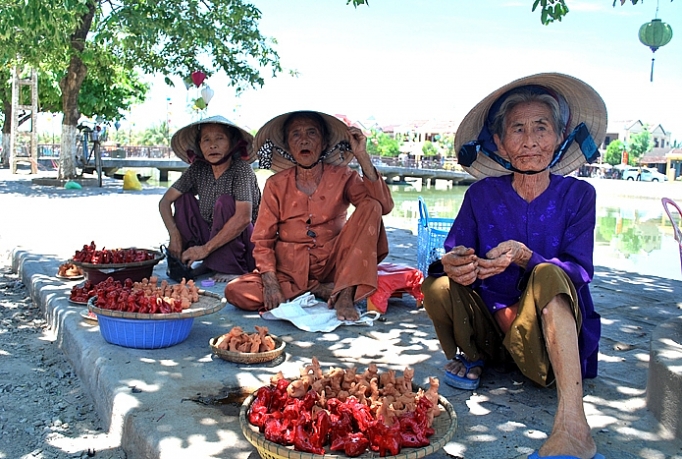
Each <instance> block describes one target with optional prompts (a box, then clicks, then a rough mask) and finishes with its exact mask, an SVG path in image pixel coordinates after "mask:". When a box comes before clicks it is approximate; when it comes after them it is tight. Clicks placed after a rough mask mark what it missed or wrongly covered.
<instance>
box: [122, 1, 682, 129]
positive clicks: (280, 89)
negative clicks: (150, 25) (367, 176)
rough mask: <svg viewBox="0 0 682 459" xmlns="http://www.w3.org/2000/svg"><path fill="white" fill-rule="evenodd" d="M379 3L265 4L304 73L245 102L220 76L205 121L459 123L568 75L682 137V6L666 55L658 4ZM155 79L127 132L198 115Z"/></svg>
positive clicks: (181, 89) (269, 26)
mask: <svg viewBox="0 0 682 459" xmlns="http://www.w3.org/2000/svg"><path fill="white" fill-rule="evenodd" d="M369 2H370V6H369V7H364V6H361V7H358V8H357V9H356V8H353V7H352V6H349V5H346V4H345V0H288V1H282V0H254V1H253V3H254V4H255V5H256V6H257V7H258V8H259V9H260V10H261V12H262V14H263V18H262V20H261V22H260V29H261V32H262V33H263V34H265V35H266V36H270V37H274V38H276V39H277V41H278V44H277V45H275V48H276V49H277V51H278V52H279V54H280V59H281V63H282V66H283V67H284V68H285V69H287V70H289V69H291V70H296V71H297V72H298V74H299V75H298V77H292V76H290V75H288V73H286V72H284V73H283V74H280V75H279V76H278V77H277V78H274V79H271V78H266V83H265V85H264V86H263V88H259V89H249V90H247V91H245V92H244V93H243V94H242V95H241V96H239V97H236V96H235V92H234V89H233V88H231V87H229V85H228V79H227V77H226V76H225V75H221V74H216V75H213V76H211V77H210V78H209V79H208V80H207V83H208V84H209V85H210V86H211V88H213V89H214V91H215V96H214V98H213V100H212V101H211V103H210V104H209V107H208V109H207V111H206V116H209V115H215V114H221V115H224V116H226V117H228V118H230V119H232V120H234V121H236V122H238V123H239V124H241V125H244V126H247V127H249V128H252V129H257V128H258V127H260V126H261V125H262V124H263V123H265V122H266V121H267V120H269V119H270V118H272V117H274V116H276V115H278V114H281V113H284V112H287V111H291V110H297V109H314V110H320V111H324V112H327V113H330V114H337V113H339V114H345V115H347V116H349V117H350V118H353V119H359V120H364V119H367V118H369V117H370V116H373V117H374V118H375V119H376V120H377V121H378V122H379V123H380V124H398V123H402V122H407V121H409V120H411V119H441V120H446V119H447V120H454V121H456V122H459V121H461V119H462V118H463V117H464V116H465V115H466V113H467V112H468V111H469V110H470V109H471V108H473V106H474V105H475V104H476V103H477V102H479V101H480V100H481V99H482V98H483V97H485V96H486V95H487V94H489V93H490V92H492V91H494V90H495V89H497V88H498V87H500V86H502V85H504V84H505V83H507V82H509V81H511V80H513V79H516V78H520V77H523V76H526V75H531V74H534V73H540V72H561V73H567V74H570V75H573V76H575V77H578V78H580V79H582V80H584V81H585V82H587V83H588V84H590V85H591V86H593V87H594V88H595V89H596V90H597V91H598V92H599V93H600V94H601V95H602V97H603V98H604V100H605V102H606V106H607V109H608V112H609V119H610V120H613V121H616V120H618V121H621V120H631V119H641V120H642V121H643V122H645V123H649V124H661V125H662V126H663V127H664V128H665V129H666V130H668V131H671V132H672V137H673V139H678V140H680V141H682V0H675V1H673V2H670V1H669V0H660V5H659V11H658V17H659V18H660V19H662V20H663V21H664V22H667V23H668V24H670V25H671V26H672V28H673V31H674V33H676V34H677V35H678V36H677V37H675V36H673V39H672V41H671V42H670V43H669V44H668V45H666V46H664V47H662V48H660V49H659V50H658V51H657V52H656V53H655V54H652V52H651V51H650V49H649V48H647V47H646V46H644V45H642V44H641V43H640V42H639V39H638V31H639V27H640V26H641V25H642V24H644V23H646V22H648V21H650V20H651V19H653V18H654V16H655V15H656V5H657V2H656V0H646V1H645V2H644V3H643V4H637V5H635V6H633V5H631V4H630V2H629V1H628V3H627V4H626V5H623V6H620V2H618V5H617V6H616V7H612V0H567V4H568V6H569V8H570V10H571V11H570V13H569V14H568V16H566V18H565V19H564V20H563V21H562V22H560V23H554V24H552V25H549V26H543V25H542V24H541V23H540V18H539V14H538V13H537V12H535V13H533V12H531V7H532V0H514V1H504V0H500V1H495V0H421V1H417V0H369ZM652 56H653V57H655V58H656V64H655V72H654V81H653V83H651V82H650V81H649V72H650V65H651V58H652ZM264 74H269V73H268V72H267V71H266V72H264ZM153 81H154V82H155V84H154V86H153V89H152V91H151V93H150V98H149V100H148V102H146V103H145V104H143V105H141V106H139V107H136V108H135V109H134V110H133V112H132V114H131V116H130V117H129V119H128V120H124V121H122V124H123V128H126V127H127V126H128V123H132V122H135V123H136V125H137V126H141V125H145V124H150V123H153V122H159V121H162V120H164V119H165V116H164V114H165V113H166V100H167V98H170V101H171V108H170V111H171V112H172V115H171V128H172V129H177V128H179V127H182V125H184V124H186V123H188V122H190V121H191V120H192V117H193V116H194V117H196V116H197V115H196V113H194V114H192V113H191V112H189V111H187V109H186V108H185V106H186V103H187V101H188V99H190V98H191V97H197V96H198V94H197V91H196V90H195V89H190V90H189V91H187V90H186V89H185V86H184V85H183V84H182V83H181V82H180V80H179V79H178V84H177V85H176V87H174V88H171V87H167V86H166V85H165V84H163V80H162V79H161V78H156V79H154V80H153Z"/></svg>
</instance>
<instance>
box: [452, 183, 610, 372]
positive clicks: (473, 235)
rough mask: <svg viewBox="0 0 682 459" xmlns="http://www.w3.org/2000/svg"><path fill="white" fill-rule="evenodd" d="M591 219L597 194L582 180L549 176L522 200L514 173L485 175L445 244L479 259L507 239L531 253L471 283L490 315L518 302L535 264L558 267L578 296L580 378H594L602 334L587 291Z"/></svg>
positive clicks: (472, 190)
mask: <svg viewBox="0 0 682 459" xmlns="http://www.w3.org/2000/svg"><path fill="white" fill-rule="evenodd" d="M595 220H596V193H595V190H594V187H593V186H592V185H590V184H589V183H587V182H585V181H583V180H579V179H576V178H573V177H563V176H560V175H555V174H551V175H550V184H549V187H548V188H547V189H546V190H545V191H544V192H543V193H542V194H541V195H540V196H538V197H537V198H535V199H534V200H533V201H532V202H526V201H525V200H523V199H522V198H521V197H520V196H519V195H518V194H517V193H516V191H515V190H514V189H513V188H512V175H504V176H502V177H489V178H485V179H483V180H480V181H478V182H476V183H474V184H473V185H471V186H470V187H469V189H468V190H467V192H466V194H465V195H464V201H463V202H462V207H461V208H460V210H459V213H458V214H457V218H456V219H455V222H454V224H453V225H452V228H451V229H450V232H449V234H448V236H447V238H446V239H445V244H444V246H445V251H446V252H447V251H450V250H451V249H452V248H453V247H455V246H459V245H462V246H465V247H471V248H473V249H474V250H475V251H476V255H478V256H479V257H485V254H486V253H487V252H488V251H489V250H490V249H492V248H494V247H496V246H497V245H498V244H500V243H501V242H504V241H508V240H515V241H519V242H521V243H523V244H525V245H526V246H527V247H528V248H529V249H530V250H532V251H533V255H532V256H531V258H530V260H529V262H528V266H527V267H526V269H525V270H524V269H522V268H521V267H519V266H517V265H515V264H511V265H510V266H509V267H508V268H507V269H506V270H505V271H504V272H503V273H500V274H498V275H496V276H493V277H490V278H488V279H485V280H483V281H481V280H477V281H476V282H475V283H474V284H472V287H473V288H474V290H475V291H476V292H478V294H479V295H480V296H481V298H482V299H483V301H484V302H485V304H486V305H487V306H488V309H489V310H490V311H491V313H495V311H497V310H499V309H502V308H506V307H509V306H511V305H513V304H515V303H516V302H518V301H519V298H520V296H521V292H522V290H523V288H524V287H525V285H526V281H527V279H528V277H527V276H528V275H529V274H530V272H531V271H532V270H533V268H534V267H535V266H537V265H538V264H540V263H553V264H555V265H557V266H559V267H561V268H562V269H563V270H564V271H565V272H566V274H567V275H568V277H569V278H570V279H571V281H572V282H573V285H574V286H575V289H576V291H577V292H578V297H579V301H578V303H579V307H580V311H581V313H582V318H583V323H582V327H581V329H580V333H579V335H578V345H579V348H580V357H581V367H582V374H583V377H588V378H592V377H595V376H596V375H597V354H598V351H599V337H600V335H601V322H600V316H599V314H597V313H596V312H595V310H594V303H593V302H592V296H591V295H590V290H589V283H590V282H591V281H592V277H593V276H594V265H593V261H592V254H593V249H594V229H595Z"/></svg>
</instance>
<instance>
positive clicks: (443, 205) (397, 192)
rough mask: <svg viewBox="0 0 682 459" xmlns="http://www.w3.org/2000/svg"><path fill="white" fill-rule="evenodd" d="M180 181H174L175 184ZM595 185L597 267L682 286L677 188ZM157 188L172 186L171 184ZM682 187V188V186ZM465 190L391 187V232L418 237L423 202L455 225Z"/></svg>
mask: <svg viewBox="0 0 682 459" xmlns="http://www.w3.org/2000/svg"><path fill="white" fill-rule="evenodd" d="M175 178H176V177H170V179H171V183H172V181H173V180H174V179H175ZM258 178H259V182H264V180H265V178H267V173H266V172H265V171H259V172H258ZM152 183H154V182H153V181H152ZM594 184H595V186H596V187H597V228H596V231H595V253H594V263H595V266H603V267H607V268H612V269H617V270H623V271H630V272H634V273H639V274H642V275H645V276H658V277H665V278H669V279H675V280H682V270H681V265H680V250H679V246H678V244H677V242H676V241H675V239H674V238H673V229H672V226H671V224H670V221H669V220H668V217H667V215H666V214H665V212H664V211H663V207H662V205H661V202H660V197H659V196H658V194H660V193H663V194H665V193H666V192H665V191H663V190H664V188H663V187H664V186H671V185H678V184H672V183H670V184H663V183H660V184H656V183H642V182H627V184H626V183H624V182H621V181H613V180H601V181H599V182H594ZM158 185H161V186H168V184H167V183H158ZM679 185H680V186H681V188H682V184H679ZM607 186H610V187H612V188H613V187H616V186H619V187H623V186H627V187H628V188H629V189H630V190H633V189H634V187H640V189H641V190H642V193H647V194H649V195H650V198H648V199H641V198H639V197H637V195H638V191H637V190H635V191H634V192H629V194H630V196H628V195H627V194H628V193H622V194H626V195H625V196H622V195H621V196H614V195H613V194H610V193H607V192H602V191H606V189H605V188H604V187H607ZM657 186H658V188H655V187H657ZM466 190H467V187H466V186H456V187H452V186H450V185H448V184H447V183H446V182H441V181H438V182H437V183H436V186H435V187H428V188H427V187H422V186H421V183H420V182H414V183H413V185H409V184H408V185H391V193H392V195H393V200H394V202H395V207H394V209H393V212H391V214H390V215H388V216H387V217H385V223H386V226H389V227H395V228H404V229H409V230H411V231H413V232H414V233H415V234H416V233H417V224H418V219H419V203H418V198H419V196H421V197H422V198H423V199H424V201H425V202H426V205H427V208H428V212H429V216H431V217H440V218H453V219H454V217H455V215H456V214H457V211H458V210H459V206H460V205H461V203H462V198H463V196H464V192H465V191H466ZM659 190H660V191H659ZM671 197H673V198H674V196H671Z"/></svg>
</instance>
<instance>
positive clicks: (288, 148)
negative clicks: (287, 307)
mask: <svg viewBox="0 0 682 459" xmlns="http://www.w3.org/2000/svg"><path fill="white" fill-rule="evenodd" d="M366 142H367V139H366V137H365V136H364V134H363V133H362V131H361V130H360V129H358V128H356V127H347V126H346V125H345V124H344V123H343V122H342V121H341V120H339V119H337V118H335V117H333V116H330V115H326V114H324V113H319V112H313V111H299V112H292V113H286V114H283V115H280V116H277V117H275V118H273V119H272V120H270V121H269V122H268V123H266V124H265V125H264V126H263V127H262V128H261V129H260V130H259V131H258V133H257V134H256V138H255V141H254V148H255V149H256V150H257V151H258V155H259V160H260V165H261V167H265V168H272V169H273V170H275V171H276V172H277V173H276V174H274V175H273V176H272V177H270V178H269V179H268V180H267V182H266V184H265V188H264V190H263V200H262V202H261V207H260V211H259V215H258V219H257V220H256V224H255V226H254V231H253V235H252V238H251V240H252V242H253V243H254V250H253V257H254V259H255V261H256V268H257V272H254V273H249V274H245V275H243V276H241V277H239V278H238V279H236V280H234V281H232V282H230V283H229V284H228V285H227V286H226V288H225V297H226V298H227V300H228V301H229V302H230V303H232V304H233V305H235V306H236V307H238V308H241V309H246V310H271V309H273V308H276V307H278V306H279V305H280V304H281V303H283V302H284V301H287V300H290V299H292V298H295V297H297V296H299V295H301V294H303V293H306V292H311V293H312V294H314V295H315V296H317V297H319V298H321V299H323V300H325V301H327V302H328V304H329V307H330V308H332V307H333V308H335V309H336V314H337V317H338V318H339V319H340V320H357V319H358V318H359V312H358V310H357V308H356V307H355V303H357V302H358V301H360V300H362V299H364V298H366V297H368V296H369V295H371V294H372V293H374V291H375V290H376V288H377V278H378V275H377V265H378V264H379V262H380V261H381V260H383V259H384V258H385V257H386V255H387V254H388V240H387V237H386V231H385V229H384V225H383V221H382V215H386V214H388V213H389V212H390V211H391V210H392V209H393V199H392V198H391V193H390V191H389V189H388V187H387V186H386V183H385V182H384V180H383V179H382V178H381V176H380V175H379V173H378V172H377V170H376V169H375V168H374V166H373V165H372V161H371V159H370V157H369V155H368V154H367V150H366ZM353 155H354V156H355V158H356V159H357V162H358V164H359V165H360V168H361V169H362V176H361V175H360V174H358V172H355V171H353V170H352V169H351V168H350V167H348V166H347V164H348V162H349V161H350V160H351V159H352V157H353ZM351 204H352V205H353V206H354V207H355V209H354V211H353V213H352V215H351V216H350V218H348V214H347V211H348V208H349V206H350V205H351Z"/></svg>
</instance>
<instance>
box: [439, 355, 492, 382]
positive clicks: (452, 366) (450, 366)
mask: <svg viewBox="0 0 682 459" xmlns="http://www.w3.org/2000/svg"><path fill="white" fill-rule="evenodd" d="M445 370H446V371H449V372H450V373H452V374H453V375H457V376H459V377H460V378H463V377H464V376H465V375H466V377H467V378H469V379H474V380H475V379H478V378H480V377H481V374H482V373H483V367H474V368H472V369H471V370H470V371H469V372H468V373H467V368H466V366H464V364H463V363H462V362H461V361H459V360H457V359H452V360H450V361H449V362H448V363H447V364H445Z"/></svg>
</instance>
